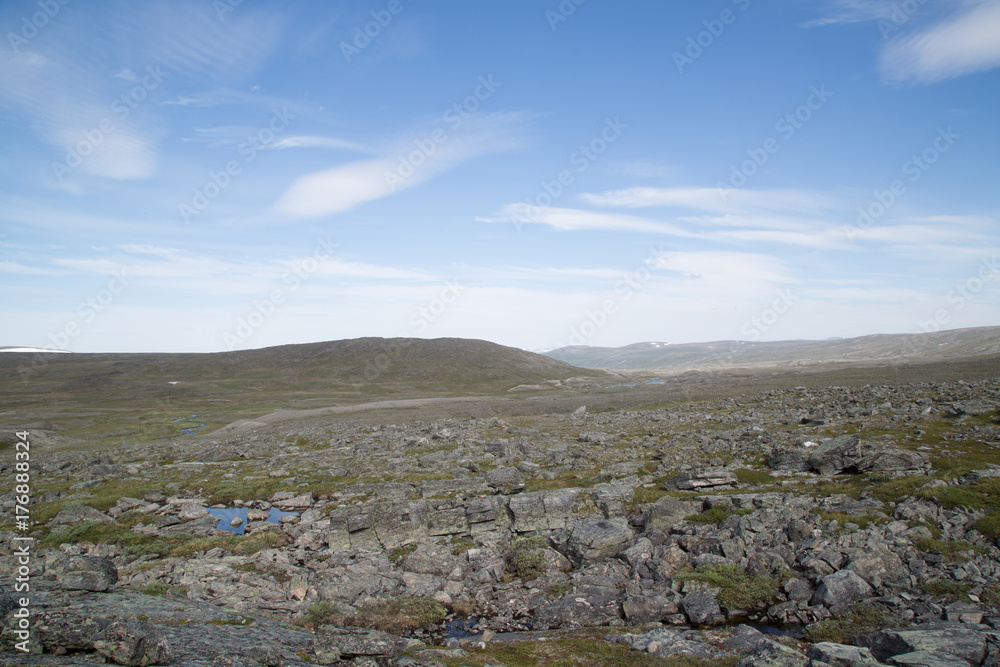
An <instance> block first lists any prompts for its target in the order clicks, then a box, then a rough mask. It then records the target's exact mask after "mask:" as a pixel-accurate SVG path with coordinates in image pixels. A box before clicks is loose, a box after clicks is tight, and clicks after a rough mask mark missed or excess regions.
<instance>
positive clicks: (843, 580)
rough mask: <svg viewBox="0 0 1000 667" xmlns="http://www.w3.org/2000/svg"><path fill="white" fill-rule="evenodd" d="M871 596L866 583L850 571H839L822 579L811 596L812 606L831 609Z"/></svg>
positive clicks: (870, 588)
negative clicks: (822, 606)
mask: <svg viewBox="0 0 1000 667" xmlns="http://www.w3.org/2000/svg"><path fill="white" fill-rule="evenodd" d="M871 595H872V587H871V586H869V585H868V582H866V581H865V580H864V579H862V578H861V577H860V576H858V575H857V574H856V573H855V572H852V571H851V570H840V571H839V572H834V573H833V574H828V575H826V576H825V577H823V580H822V581H821V582H820V585H819V587H818V588H817V589H816V593H815V594H814V595H813V598H812V604H813V605H820V604H821V605H824V606H826V607H833V606H836V605H843V604H852V603H854V602H859V601H861V600H864V599H866V598H869V597H871Z"/></svg>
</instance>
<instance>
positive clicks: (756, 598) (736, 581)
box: [674, 563, 780, 611]
mask: <svg viewBox="0 0 1000 667" xmlns="http://www.w3.org/2000/svg"><path fill="white" fill-rule="evenodd" d="M674 578H675V579H679V580H680V581H704V582H705V583H707V584H709V585H710V586H713V587H716V588H719V589H721V590H720V592H719V594H718V596H717V599H718V601H719V602H720V603H721V604H723V605H724V606H726V607H728V608H729V609H746V610H748V611H752V610H754V609H761V608H764V607H767V606H770V605H771V604H772V603H773V602H774V600H775V599H776V596H777V594H778V586H779V585H780V582H779V581H778V580H777V579H775V578H774V577H767V576H757V577H752V576H750V575H749V574H747V573H746V571H744V570H743V568H741V567H739V566H738V565H732V564H730V563H719V564H716V565H701V566H699V567H697V568H695V569H694V570H691V569H685V570H681V571H680V572H678V573H677V574H675V575H674Z"/></svg>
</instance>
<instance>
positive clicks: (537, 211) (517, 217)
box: [476, 203, 695, 236]
mask: <svg viewBox="0 0 1000 667" xmlns="http://www.w3.org/2000/svg"><path fill="white" fill-rule="evenodd" d="M476 220H478V221H479V222H494V223H497V222H500V223H514V224H533V225H544V226H547V227H551V228H552V229H556V230H559V231H564V232H568V231H583V230H589V231H595V230H605V231H628V232H648V233H652V234H670V235H674V236H695V235H694V234H691V233H690V232H687V231H685V230H684V229H683V228H681V227H678V226H676V225H670V224H667V223H663V222H657V221H656V220H650V219H648V218H641V217H639V216H635V215H626V214H623V213H600V212H595V211H584V210H582V209H576V208H558V207H554V206H531V205H529V204H525V203H517V204H508V205H506V206H504V207H503V210H502V211H501V212H500V214H499V215H498V216H496V217H478V218H476Z"/></svg>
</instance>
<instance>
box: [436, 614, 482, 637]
mask: <svg viewBox="0 0 1000 667" xmlns="http://www.w3.org/2000/svg"><path fill="white" fill-rule="evenodd" d="M478 622H479V619H478V618H463V619H455V620H454V621H449V622H448V623H446V624H445V626H444V636H445V637H447V638H448V639H453V638H454V639H467V638H469V637H478V636H481V635H482V633H481V632H479V631H478V630H475V629H474V628H475V625H476V623H478Z"/></svg>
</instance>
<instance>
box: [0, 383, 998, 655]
mask: <svg viewBox="0 0 1000 667" xmlns="http://www.w3.org/2000/svg"><path fill="white" fill-rule="evenodd" d="M580 398H581V403H580V404H579V405H577V406H576V408H575V409H574V410H569V411H560V412H550V413H544V414H522V415H508V416H496V417H488V416H479V417H471V416H465V417H462V416H455V417H448V418H438V419H426V420H425V419H408V418H407V414H408V413H407V412H406V411H405V410H404V411H400V412H398V413H397V414H396V415H395V416H394V417H391V418H386V419H383V418H382V417H384V414H381V413H380V415H379V416H378V417H371V416H369V417H367V418H364V419H361V418H360V417H358V416H357V415H354V414H350V413H348V414H341V415H329V414H323V415H320V416H317V417H314V418H311V419H290V420H287V421H274V422H273V423H268V422H267V421H266V420H265V421H246V422H244V423H242V424H240V425H236V426H234V427H233V428H229V429H221V430H218V431H216V432H214V433H209V434H207V435H204V436H197V435H196V436H187V437H178V438H176V439H174V440H171V441H159V442H153V443H146V444H142V445H127V446H120V447H117V448H113V449H108V450H105V451H104V452H102V453H100V455H95V454H93V453H88V452H85V451H74V450H72V449H60V448H56V447H53V448H51V449H50V450H46V451H45V453H44V455H43V454H41V453H37V454H36V455H35V459H34V460H33V465H34V466H35V468H34V470H35V478H34V479H35V482H34V487H33V490H32V493H33V500H34V504H33V505H32V518H33V519H34V521H35V522H36V526H35V528H34V529H33V533H32V535H33V536H34V537H35V538H36V541H35V543H34V545H33V547H32V558H31V564H30V571H31V581H32V609H31V611H32V614H31V617H30V622H29V623H30V636H31V640H30V646H29V648H30V651H31V652H30V653H29V654H24V653H21V652H19V651H17V650H16V649H15V644H16V643H17V642H18V641H21V638H20V637H19V635H18V634H17V630H18V628H19V627H21V626H19V622H20V619H19V618H18V617H16V616H15V611H16V609H17V605H16V604H15V602H14V599H16V598H14V597H13V596H15V595H16V594H15V593H13V591H12V588H13V587H12V582H13V581H14V579H15V577H16V576H17V572H18V567H19V565H18V561H17V559H16V557H15V553H16V550H17V548H18V545H17V543H16V542H15V541H14V538H15V537H16V536H18V535H20V533H18V532H16V531H15V530H14V526H13V525H12V524H10V523H7V524H4V526H3V527H4V528H6V529H7V530H6V531H5V532H3V533H0V535H2V538H0V553H2V554H4V555H3V557H2V558H0V579H2V581H3V582H4V588H5V589H6V590H7V594H5V595H2V596H0V609H2V610H3V611H4V612H5V614H6V618H5V623H6V628H5V629H4V630H3V633H2V636H0V642H2V644H3V651H4V652H3V653H0V663H3V664H24V665H28V664H62V665H69V664H91V663H93V662H98V661H100V660H107V661H111V662H116V663H117V664H135V665H146V664H175V665H203V664H204V665H208V664H231V665H277V664H283V665H296V664H306V663H313V664H315V663H320V664H356V665H362V664H366V665H371V664H410V665H432V664H444V665H487V664H493V665H497V664H511V665H515V664H637V665H638V664H649V665H705V666H711V665H719V666H722V665H741V666H743V667H752V666H754V665H759V666H765V665H796V666H803V667H805V666H808V665H812V666H816V667H819V666H822V665H880V664H881V665H916V666H919V665H922V666H925V667H938V666H950V665H955V666H962V667H965V666H968V665H1000V548H998V546H1000V545H998V543H997V539H998V538H1000V465H997V464H998V463H1000V423H998V421H997V420H998V416H997V409H998V407H1000V379H995V380H974V381H933V382H932V381H925V382H920V381H908V382H900V383H896V384H892V383H886V384H880V385H862V386H827V387H805V386H802V387H797V388H778V389H769V390H766V391H759V392H747V393H744V394H741V395H738V396H733V397H725V398H716V399H712V400H704V401H696V402H678V400H683V398H684V397H683V396H681V397H677V398H675V400H673V401H670V400H664V401H663V402H662V403H661V406H660V407H658V406H650V407H647V408H644V409H641V410H605V411H600V412H597V411H594V410H593V409H590V410H588V409H587V407H586V406H585V405H583V402H586V394H585V393H584V394H581V395H580ZM664 398H665V399H666V397H664ZM44 427H45V425H44V424H42V425H41V426H40V427H39V428H37V429H35V434H36V435H37V437H38V438H39V439H40V440H41V441H46V439H48V440H47V441H53V440H54V439H55V436H54V435H53V434H51V433H48V432H47V430H46V429H45V428H44ZM33 437H35V436H33ZM8 440H9V438H8ZM2 453H3V454H4V456H2V457H0V461H2V463H0V465H2V466H3V467H2V469H0V476H6V477H9V478H12V477H13V475H14V469H13V467H14V457H13V453H12V451H11V450H9V449H7V450H3V452H2ZM2 501H3V504H4V514H5V516H7V517H11V516H13V513H14V504H15V502H16V498H15V495H14V494H13V493H9V494H7V495H5V496H2ZM212 507H216V508H243V509H246V510H247V512H246V514H245V522H244V521H242V520H236V521H234V524H237V525H238V527H239V528H241V529H245V534H243V535H236V534H234V533H233V532H231V531H227V530H221V529H220V528H219V527H218V526H219V520H218V519H217V518H215V517H213V516H211V515H210V514H209V509H211V508H212ZM272 508H277V509H281V510H284V511H287V512H292V513H294V516H285V517H284V518H282V519H281V521H280V522H277V523H275V522H272V521H269V520H268V516H269V510H271V509H272ZM225 525H228V524H225ZM514 640H520V641H514ZM515 647H516V648H515ZM574 651H577V652H578V653H574ZM580 651H582V655H584V656H590V657H589V658H574V659H577V660H578V662H575V663H574V662H563V663H559V662H557V661H558V660H560V659H564V658H565V659H567V660H568V659H570V658H571V657H572V656H574V655H581V653H579V652H580ZM525 656H527V657H525ZM567 656H569V657H567ZM580 661H582V662H580Z"/></svg>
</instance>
